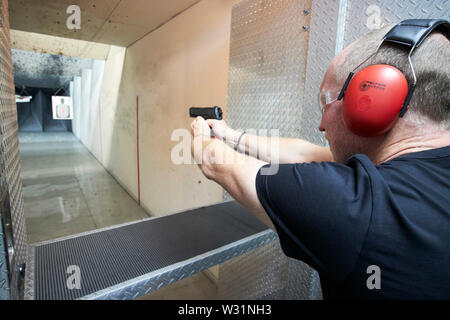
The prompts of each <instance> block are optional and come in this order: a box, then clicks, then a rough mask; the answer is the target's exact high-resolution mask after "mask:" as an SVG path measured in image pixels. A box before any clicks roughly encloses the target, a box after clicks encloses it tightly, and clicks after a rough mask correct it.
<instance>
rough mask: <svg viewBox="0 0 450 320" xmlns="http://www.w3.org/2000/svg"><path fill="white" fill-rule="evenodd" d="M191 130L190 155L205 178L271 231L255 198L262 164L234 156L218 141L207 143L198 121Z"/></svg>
mask: <svg viewBox="0 0 450 320" xmlns="http://www.w3.org/2000/svg"><path fill="white" fill-rule="evenodd" d="M209 122H212V125H214V126H215V127H216V128H220V129H224V130H226V128H227V126H226V124H225V122H222V121H209ZM191 129H192V136H193V140H192V155H193V156H194V159H195V162H197V163H198V165H199V167H200V169H201V170H202V172H203V174H204V175H205V177H207V178H208V179H211V180H213V181H215V182H217V183H218V184H220V185H221V186H222V187H223V188H224V189H225V190H227V191H228V192H229V193H230V194H231V196H232V197H233V198H235V199H236V200H237V201H238V202H240V203H241V204H242V205H243V206H244V207H246V208H247V209H248V210H249V211H250V212H252V213H253V214H254V215H255V216H256V217H257V218H258V219H260V220H261V221H263V222H264V223H265V224H267V225H268V226H269V227H271V228H272V229H275V227H274V226H273V224H272V222H271V221H270V219H269V217H268V216H267V214H266V212H265V211H264V208H263V207H262V205H261V203H260V202H259V199H258V196H257V194H256V186H255V179H256V174H257V173H258V171H259V169H260V168H261V167H262V166H263V165H264V164H265V162H262V161H260V160H257V159H254V158H250V157H246V156H245V155H243V154H240V153H237V152H235V151H234V150H233V149H231V148H230V147H228V146H227V145H226V144H225V143H224V142H223V141H222V140H221V139H211V129H210V128H209V125H208V122H206V120H205V119H203V118H202V117H197V118H196V119H195V120H194V121H193V122H192V124H191ZM220 129H219V130H220ZM215 133H216V135H218V133H217V132H215ZM223 160H225V163H224V162H223ZM226 160H229V161H228V162H226Z"/></svg>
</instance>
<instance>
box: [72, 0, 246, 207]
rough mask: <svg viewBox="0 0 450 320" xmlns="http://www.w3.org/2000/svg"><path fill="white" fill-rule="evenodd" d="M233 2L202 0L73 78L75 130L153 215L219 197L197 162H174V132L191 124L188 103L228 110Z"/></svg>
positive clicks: (205, 202)
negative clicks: (78, 95) (137, 105)
mask: <svg viewBox="0 0 450 320" xmlns="http://www.w3.org/2000/svg"><path fill="white" fill-rule="evenodd" d="M237 2H238V0H203V1H200V2H199V3H197V4H196V5H194V6H193V7H191V8H190V9H188V10H186V11H185V12H183V13H182V14H180V15H178V16H176V17H175V18H173V19H172V20H170V21H169V22H167V23H166V24H164V25H163V26H161V27H160V28H158V29H157V30H155V31H153V32H152V33H150V34H149V35H147V36H146V37H144V38H143V39H141V40H140V41H138V42H136V43H135V44H134V45H132V46H131V47H129V48H127V49H126V50H125V49H124V48H119V47H114V46H112V47H111V49H110V52H109V54H108V58H107V60H106V62H105V63H104V65H103V66H102V65H100V63H98V62H96V63H94V66H93V69H92V70H85V71H84V72H83V74H82V76H81V80H77V79H75V81H74V98H75V97H76V93H77V90H79V91H80V92H81V101H80V106H79V107H77V106H78V105H77V102H75V103H74V104H75V109H76V110H77V109H79V113H77V112H78V111H76V112H75V114H76V115H78V117H79V119H80V124H79V125H78V123H77V121H78V119H74V133H75V134H76V135H77V136H78V137H80V140H81V141H82V142H83V143H84V144H85V145H86V147H87V148H88V149H89V150H90V151H91V152H92V154H94V156H95V157H96V158H97V159H98V160H99V161H101V162H102V164H103V165H104V166H105V168H106V169H107V170H108V171H109V172H111V173H112V174H113V175H114V177H115V178H116V179H117V180H118V181H119V182H120V183H121V184H122V185H123V186H124V187H125V189H127V190H128V192H129V193H130V194H131V195H132V196H133V197H134V198H135V199H138V197H139V190H138V183H139V180H140V199H141V205H142V206H143V207H144V208H146V209H147V211H149V212H150V213H151V214H153V215H165V214H170V213H173V212H178V211H183V210H186V209H190V208H194V207H200V206H204V205H209V204H214V203H217V202H221V201H222V188H221V187H220V186H219V185H217V184H216V183H214V182H212V181H209V180H208V179H206V178H205V177H204V176H203V174H202V173H201V171H200V170H199V169H198V167H197V166H196V165H194V164H189V165H175V164H174V163H172V161H171V150H172V148H173V147H174V146H175V145H176V144H177V142H173V141H171V134H172V132H173V131H174V130H175V129H179V128H184V129H186V130H189V129H190V123H191V121H192V119H190V118H189V116H188V110H189V107H191V106H213V105H219V106H221V107H222V108H223V109H224V110H225V111H226V97H227V85H228V55H229V38H230V23H231V8H232V5H233V4H234V3H237ZM103 68H104V72H103V77H102V76H101V74H102V72H101V70H103ZM100 79H102V81H100ZM78 87H80V88H78ZM137 96H138V97H139V123H137V120H136V115H137V114H136V97H137ZM137 125H139V137H140V141H139V146H138V144H137ZM138 147H139V150H140V153H139V155H140V156H139V162H140V167H139V168H140V175H139V180H138V168H137V160H138V157H137V149H138Z"/></svg>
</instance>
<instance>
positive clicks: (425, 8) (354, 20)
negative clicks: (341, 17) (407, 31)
mask: <svg viewBox="0 0 450 320" xmlns="http://www.w3.org/2000/svg"><path fill="white" fill-rule="evenodd" d="M347 1H348V4H347V13H346V19H345V31H344V45H345V46H347V45H349V44H350V43H352V42H353V41H355V40H357V39H358V38H360V37H361V36H363V35H364V34H366V33H367V32H369V31H370V30H372V29H374V28H380V27H382V26H385V25H389V24H392V23H397V22H400V21H402V20H405V19H436V18H441V19H450V1H449V0H426V1H423V0H401V1H398V0H397V1H388V0H370V1H367V0H365V1H361V0H347Z"/></svg>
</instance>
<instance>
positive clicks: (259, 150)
mask: <svg viewBox="0 0 450 320" xmlns="http://www.w3.org/2000/svg"><path fill="white" fill-rule="evenodd" d="M207 123H208V124H209V125H210V126H211V128H212V129H213V131H214V133H215V134H216V136H217V138H218V139H221V140H223V141H225V142H226V143H229V144H231V145H233V146H236V145H237V143H238V140H239V137H240V136H241V134H242V132H239V131H237V130H234V129H232V128H230V127H229V126H228V125H227V124H226V123H225V121H223V120H222V121H219V120H207ZM274 139H277V140H278V141H274ZM276 143H278V146H276ZM274 145H275V146H276V147H272V146H274ZM237 147H238V148H239V150H240V151H241V152H243V153H246V154H249V155H251V156H254V157H255V158H258V159H260V160H262V161H265V162H268V163H271V162H273V159H277V160H278V163H305V162H306V163H309V162H313V161H316V162H323V161H334V160H333V155H332V154H331V151H330V149H329V148H326V147H322V146H318V145H315V144H313V143H310V142H308V141H306V140H302V139H293V138H281V137H263V136H256V135H252V134H247V133H246V134H245V135H243V136H242V138H241V140H240V141H239V146H237ZM274 151H275V152H277V153H278V154H277V155H275V154H273V152H274Z"/></svg>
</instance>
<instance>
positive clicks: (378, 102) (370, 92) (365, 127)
mask: <svg viewBox="0 0 450 320" xmlns="http://www.w3.org/2000/svg"><path fill="white" fill-rule="evenodd" d="M437 27H442V32H443V33H444V34H445V35H446V36H447V38H448V37H449V34H450V22H449V21H447V20H443V19H408V20H404V21H402V22H400V23H399V24H397V25H395V26H394V27H393V28H392V29H391V30H390V31H389V32H388V33H387V34H386V35H385V36H384V37H383V39H382V40H381V43H380V44H379V45H378V47H377V49H376V51H375V53H373V54H372V55H370V56H369V57H368V58H367V59H365V60H364V61H363V62H362V63H361V64H360V65H358V66H357V67H356V68H355V69H354V70H356V69H358V68H359V67H360V66H361V65H362V64H364V62H366V61H367V60H369V59H370V58H371V57H372V56H374V55H375V54H376V53H377V52H378V49H379V48H380V47H381V45H382V44H383V43H384V41H387V42H393V43H397V44H400V45H404V46H407V47H409V48H410V52H409V55H408V60H409V63H410V66H411V70H412V73H413V76H414V82H413V83H412V84H411V85H410V86H409V88H408V84H407V81H406V78H405V76H404V75H403V74H402V73H401V72H400V71H399V70H398V69H397V68H395V67H393V66H389V65H372V66H369V67H367V68H364V69H362V70H361V71H359V72H358V73H357V74H356V76H355V74H354V72H353V71H352V72H350V74H349V76H348V77H347V79H346V81H345V84H344V86H343V87H342V90H341V92H340V94H339V97H338V100H342V99H344V101H343V107H342V119H343V121H344V123H345V124H346V126H347V127H348V128H349V130H351V131H352V132H353V133H354V134H356V135H359V136H364V137H373V136H377V135H380V134H383V133H385V132H387V131H388V130H389V129H390V128H392V126H393V125H394V123H395V121H396V120H397V118H398V117H397V115H398V116H399V117H403V115H404V114H405V113H406V111H407V110H408V106H409V102H410V101H411V98H412V96H413V93H414V89H415V87H416V82H417V78H416V75H415V72H414V67H413V64H412V61H411V54H412V53H413V51H414V49H415V48H417V47H419V46H420V45H421V44H422V42H423V40H424V39H425V38H426V37H427V36H428V35H429V34H430V33H431V32H432V31H433V30H434V29H436V28H437Z"/></svg>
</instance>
